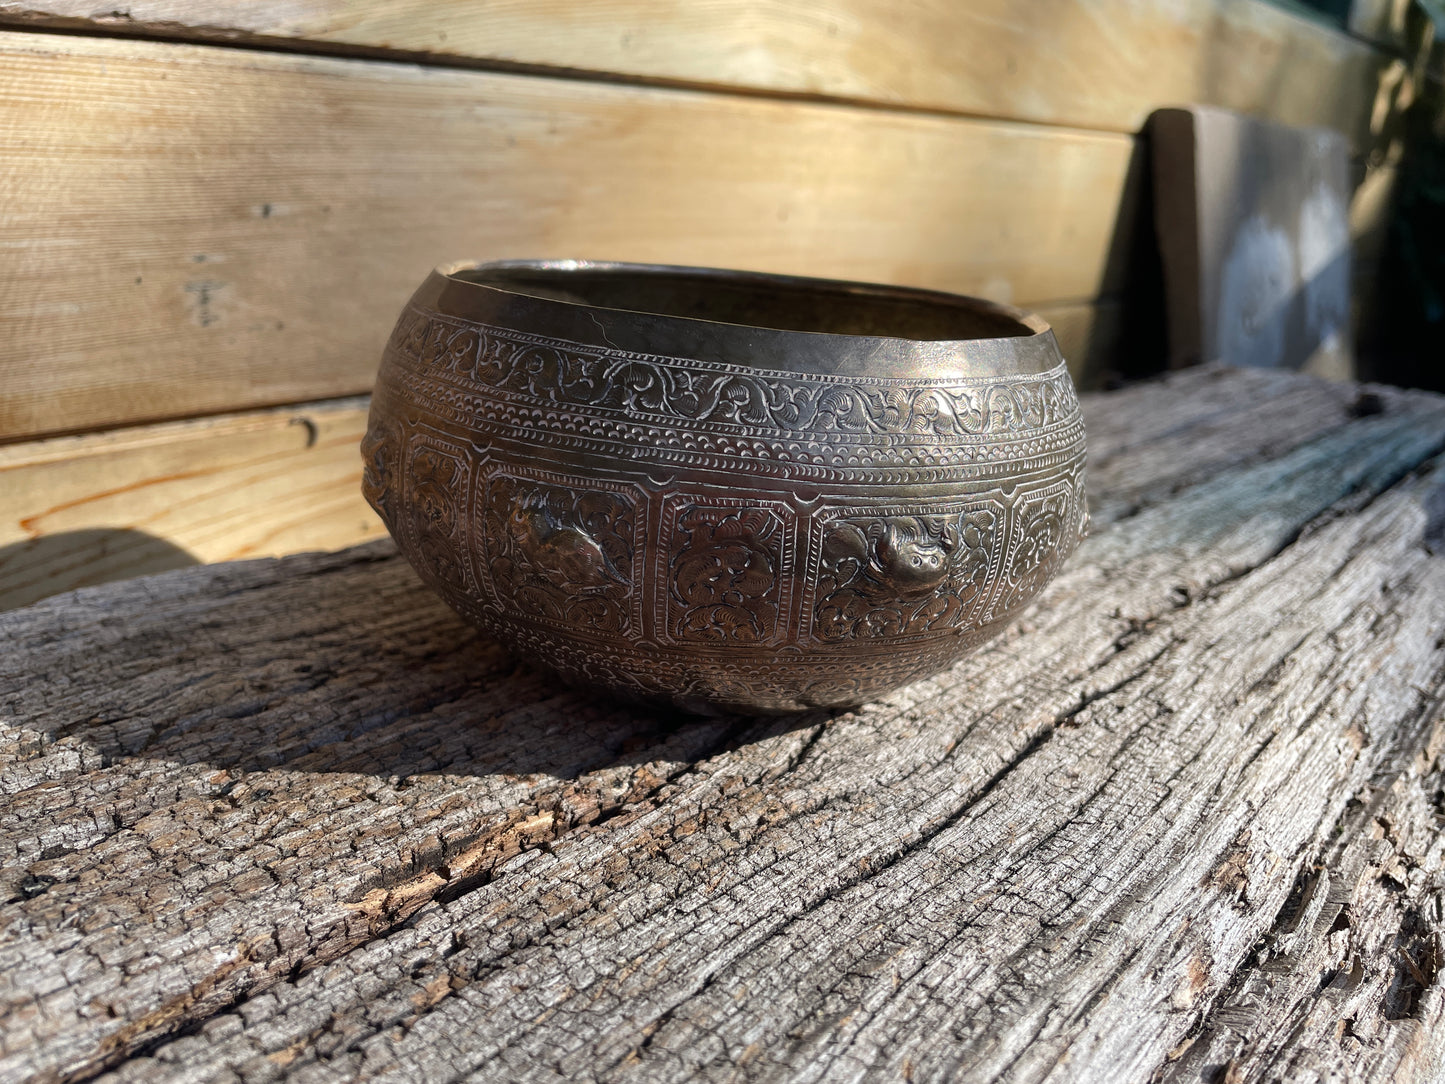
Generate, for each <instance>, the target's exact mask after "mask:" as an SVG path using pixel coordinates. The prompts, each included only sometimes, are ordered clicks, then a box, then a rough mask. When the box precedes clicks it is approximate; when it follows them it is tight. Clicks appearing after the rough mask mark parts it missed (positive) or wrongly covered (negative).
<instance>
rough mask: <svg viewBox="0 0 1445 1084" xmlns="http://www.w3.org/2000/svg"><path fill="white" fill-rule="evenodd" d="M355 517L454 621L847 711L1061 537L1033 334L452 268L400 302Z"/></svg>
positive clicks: (1009, 609)
mask: <svg viewBox="0 0 1445 1084" xmlns="http://www.w3.org/2000/svg"><path fill="white" fill-rule="evenodd" d="M362 451H363V455H364V458H365V462H366V471H365V480H364V483H363V485H364V490H365V494H366V498H367V500H368V501H370V502H371V504H372V506H373V507H374V508H375V509H376V510H377V512H378V513H380V514H381V517H382V519H384V520H385V521H386V525H387V527H388V528H389V529H390V531H391V533H392V536H393V537H394V538H395V539H396V542H397V545H398V546H399V547H400V548H401V551H402V552H403V553H404V554H405V555H406V556H407V558H408V559H409V560H410V561H411V563H412V564H413V565H414V566H415V567H416V570H417V572H418V573H419V574H420V575H421V577H422V578H423V579H424V580H425V581H426V582H427V583H428V584H430V585H431V586H432V587H433V588H434V589H435V590H436V591H437V592H438V593H439V594H440V595H441V596H442V597H443V598H444V599H446V601H447V602H448V603H450V604H451V605H452V606H453V607H454V608H455V609H456V610H457V611H458V612H459V613H460V614H461V615H462V616H463V617H465V618H466V619H467V620H469V621H471V622H472V623H474V624H476V625H477V626H479V627H480V628H482V629H484V630H486V631H487V632H489V633H491V634H493V635H494V636H496V637H497V638H498V639H500V640H501V642H502V643H504V644H507V645H512V646H513V647H514V648H515V649H516V650H517V651H518V652H519V653H520V654H521V655H523V656H524V657H525V658H527V659H529V660H533V661H538V662H541V663H544V664H546V665H547V666H549V667H551V668H552V669H553V670H555V671H556V672H558V673H559V674H561V675H562V676H563V677H565V678H567V679H569V680H572V681H576V682H584V683H593V684H597V685H601V686H606V687H607V688H609V689H611V690H612V691H613V692H614V693H620V694H623V695H624V696H628V697H631V698H642V699H647V700H663V701H670V702H672V703H674V704H677V705H680V706H682V707H684V708H688V709H692V710H702V709H742V710H749V711H791V710H796V709H800V708H805V707H813V706H839V705H849V704H856V703H859V702H861V701H864V700H867V699H869V698H871V697H874V696H876V695H878V694H881V693H883V692H885V691H887V690H889V689H892V688H894V687H896V686H899V685H902V684H904V683H906V682H909V681H911V680H914V679H916V678H920V677H923V676H925V675H928V674H930V673H933V672H935V671H937V670H939V669H941V668H943V667H945V666H947V665H948V664H950V663H951V662H953V661H954V660H955V659H957V658H959V657H960V656H961V655H963V654H964V653H966V652H968V651H969V650H971V649H972V648H974V647H975V646H977V645H978V644H980V643H982V642H983V641H985V640H987V639H988V638H989V637H991V636H993V635H995V634H996V633H997V632H999V631H1000V629H1001V628H1002V627H1003V626H1004V625H1005V624H1006V623H1007V622H1008V620H1009V619H1010V618H1011V617H1013V616H1014V615H1015V614H1017V613H1018V612H1019V611H1020V610H1021V609H1022V608H1023V607H1024V606H1026V605H1027V604H1028V602H1029V601H1030V600H1031V599H1032V598H1033V597H1034V596H1035V595H1037V594H1038V592H1039V590H1040V589H1041V588H1042V587H1043V586H1044V585H1045V584H1046V583H1047V582H1048V581H1049V580H1050V579H1051V578H1052V577H1053V575H1054V573H1055V572H1056V570H1057V569H1058V567H1059V565H1060V563H1061V562H1062V561H1063V560H1064V559H1065V558H1066V557H1067V556H1068V555H1069V554H1070V553H1071V552H1073V550H1074V547H1075V546H1076V545H1077V544H1078V540H1079V538H1080V536H1081V534H1082V531H1083V527H1084V523H1085V519H1086V512H1085V501H1084V431H1083V425H1082V423H1081V421H1080V418H1079V407H1078V400H1077V399H1076V397H1075V395H1074V388H1073V385H1072V383H1071V382H1070V380H1069V375H1068V371H1067V370H1066V369H1065V368H1064V364H1063V359H1062V358H1061V357H1060V354H1059V350H1058V346H1057V344H1056V343H1055V341H1054V336H1053V333H1052V332H1051V331H1050V330H1049V328H1048V325H1047V324H1045V323H1044V322H1043V321H1042V320H1040V319H1038V318H1037V317H1034V316H1029V315H1026V314H1024V313H1021V312H1017V311H1015V310H1013V309H1008V308H1004V307H1002V306H998V305H992V304H989V303H987V302H983V301H976V300H973V299H970V298H964V297H955V296H952V295H949V294H941V293H932V292H928V291H922V290H905V289H894V288H890V287H882V286H867V285H861V284H856V283H842V282H830V281H822V280H814V279H800V278H784V277H779V276H772V275H759V274H743V273H737V272H726V271H707V270H698V269H690V268H676V267H650V266H640V265H627V264H597V263H572V262H567V263H521V262H509V263H495V264H482V265H474V264H459V265H454V266H450V267H444V268H441V269H439V270H437V271H436V272H434V273H433V274H432V275H431V276H430V277H429V278H428V279H427V280H426V282H425V283H423V284H422V287H421V289H420V290H418V291H417V293H416V295H415V296H414V297H413V298H412V299H411V302H410V304H408V305H407V307H406V311H405V312H403V313H402V316H401V319H400V320H399V321H398V323H397V325H396V330H395V331H394V332H393V334H392V337H391V340H390V342H389V343H388V344H387V347H386V353H385V356H384V358H383V360H382V365H381V372H380V375H379V377H378V381H377V387H376V393H375V398H374V399H373V401H372V407H371V419H370V427H369V430H368V432H367V435H366V440H365V442H364V444H363V448H362Z"/></svg>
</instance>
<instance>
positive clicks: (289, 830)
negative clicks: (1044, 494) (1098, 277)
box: [0, 370, 1445, 1082]
mask: <svg viewBox="0 0 1445 1084" xmlns="http://www.w3.org/2000/svg"><path fill="white" fill-rule="evenodd" d="M1085 404H1086V417H1087V422H1088V425H1089V427H1090V444H1091V453H1092V455H1093V457H1094V465H1093V466H1092V468H1091V486H1092V487H1093V491H1094V493H1095V494H1096V495H1097V497H1098V501H1097V504H1096V513H1097V514H1096V516H1095V521H1096V532H1095V534H1094V536H1093V537H1092V538H1091V539H1090V541H1089V542H1087V543H1086V545H1085V547H1084V548H1083V549H1081V550H1080V551H1079V553H1078V554H1077V555H1076V557H1075V559H1074V560H1073V561H1072V563H1071V565H1070V567H1069V568H1067V569H1066V570H1065V572H1064V573H1063V575H1062V576H1061V577H1060V579H1059V580H1058V581H1056V582H1055V584H1054V585H1053V586H1052V587H1051V588H1050V589H1049V590H1048V592H1047V593H1046V595H1045V597H1044V598H1043V599H1042V600H1041V602H1040V604H1039V605H1037V606H1036V607H1034V608H1033V609H1032V610H1031V611H1030V612H1029V613H1028V614H1026V615H1025V616H1024V618H1023V619H1022V620H1021V621H1020V622H1019V623H1017V624H1016V625H1015V627H1014V628H1013V629H1011V630H1010V631H1009V632H1008V633H1007V634H1006V635H1005V636H1004V637H1003V638H1001V639H1000V640H998V641H997V642H995V643H994V644H992V645H990V646H989V647H987V648H985V649H984V650H983V651H981V652H980V653H979V654H978V655H976V656H975V657H973V658H972V659H969V660H965V661H964V662H963V663H961V664H959V665H958V666H956V667H954V668H953V669H952V670H950V671H948V672H946V673H945V674H942V675H940V676H939V677H937V678H936V679H933V680H930V681H924V682H920V683H918V684H916V685H914V686H911V687H910V688H908V689H906V690H903V691H901V692H899V693H897V694H895V695H894V696H892V697H890V698H888V699H887V700H885V701H883V702H880V703H877V704H873V705H869V706H868V707H866V708H864V709H861V710H858V711H855V712H843V713H837V714H834V715H818V714H815V715H806V716H800V717H793V718H786V719H781V720H755V719H744V718H721V719H691V718H683V717H676V716H673V715H671V714H667V713H664V714H657V713H648V712H642V711H637V710H633V709H627V708H622V707H619V706H616V705H613V704H610V703H606V702H602V701H599V700H596V699H594V698H591V697H589V696H587V695H586V694H583V693H576V692H570V691H565V690H560V689H558V688H557V687H556V686H555V683H553V682H552V681H550V680H549V679H548V678H546V677H545V676H544V675H542V674H541V673H540V672H538V671H534V670H532V669H530V668H529V667H527V666H525V665H520V664H516V663H513V662H511V661H509V660H507V659H506V657H505V656H504V655H503V654H502V651H501V649H500V647H499V646H498V645H496V644H494V643H492V642H490V641H488V640H486V639H485V638H483V637H480V636H478V635H476V634H474V633H471V632H469V631H467V630H465V629H464V628H463V627H462V626H460V625H459V624H458V623H457V622H456V621H455V620H454V619H453V618H452V617H451V615H450V614H449V613H448V611H446V610H445V609H444V608H443V607H442V606H441V605H440V604H439V603H438V602H437V601H436V600H435V599H434V598H432V597H431V596H430V595H429V594H428V593H427V592H426V591H425V589H424V588H422V587H421V586H420V584H419V583H418V582H417V581H416V579H415V578H414V576H413V575H412V574H411V572H410V571H409V570H408V569H407V568H406V567H405V566H404V565H403V564H402V563H401V562H400V561H399V560H398V559H396V558H395V557H394V556H392V555H391V554H390V551H389V549H388V548H387V547H386V546H385V545H384V544H378V545H377V546H373V547H369V548H363V549H358V550H353V551H349V552H348V553H345V554H339V555H333V556H327V557H314V556H313V557H298V558H287V559H283V560H280V561H263V562H248V563H243V564H234V565H220V566H212V567H208V568H202V569H187V570H181V571H177V572H171V573H167V574H165V575H162V576H159V577H153V578H149V579H142V580H136V581H130V582H128V583H124V584H116V585H109V586H106V587H100V588H89V589H85V590H83V591H81V592H79V593H77V594H75V595H71V596H66V597H64V598H60V599H55V600H51V601H49V602H45V603H42V604H40V605H37V606H32V607H29V608H27V609H24V610H20V611H17V612H14V613H11V614H7V615H3V616H0V642H3V643H5V645H6V650H5V651H3V652H0V690H3V691H0V720H3V726H4V731H3V733H4V744H3V746H0V791H3V793H5V794H6V799H5V802H4V803H3V804H0V855H3V858H0V883H3V885H4V891H3V892H0V899H5V900H6V901H7V902H5V903H3V904H0V921H3V922H4V924H5V927H4V928H5V929H6V931H7V936H6V938H5V939H4V940H3V941H0V1006H3V1011H4V1012H5V1014H6V1016H5V1027H4V1028H3V1029H0V1075H5V1076H6V1077H7V1079H15V1080H17V1081H29V1080H37V1081H38V1080H48V1079H55V1078H57V1077H61V1078H65V1079H72V1080H85V1079H93V1078H95V1077H96V1076H97V1075H98V1074H101V1073H104V1072H107V1071H110V1072H111V1075H108V1076H105V1077H104V1079H105V1080H107V1081H115V1082H120V1081H147V1082H155V1081H161V1082H166V1081H180V1080H194V1079H215V1080H247V1081H249V1080H262V1079H264V1080H275V1079H288V1080H296V1081H307V1082H324V1081H333V1080H336V1081H339V1080H398V1081H400V1080H406V1081H433V1080H438V1081H439V1080H444V1079H445V1080H452V1079H459V1078H466V1079H471V1080H498V1081H501V1080H506V1081H541V1080H547V1081H556V1080H559V1079H566V1080H607V1081H661V1080H685V1079H733V1080H773V1081H776V1080H817V1079H827V1080H845V1079H846V1080H884V1079H889V1080H895V1079H899V1078H903V1079H911V1080H915V1081H933V1080H943V1079H969V1080H978V1081H987V1080H1009V1081H1046V1080H1048V1081H1104V1080H1107V1081H1111V1082H1112V1081H1120V1082H1131V1081H1139V1082H1143V1081H1145V1080H1149V1079H1156V1078H1159V1077H1167V1078H1168V1079H1171V1080H1179V1081H1199V1080H1202V1079H1211V1080H1212V1079H1217V1078H1218V1077H1219V1076H1220V1074H1226V1073H1227V1077H1226V1078H1227V1079H1229V1080H1232V1081H1236V1082H1245V1081H1264V1080H1273V1079H1280V1076H1279V1075H1278V1072H1279V1070H1280V1069H1281V1067H1287V1068H1288V1070H1289V1071H1288V1072H1286V1073H1285V1074H1284V1075H1285V1078H1287V1079H1291V1080H1295V1079H1298V1080H1309V1079H1324V1078H1326V1077H1327V1076H1329V1077H1330V1078H1334V1079H1338V1078H1339V1074H1342V1073H1349V1074H1353V1076H1352V1078H1358V1079H1367V1080H1387V1079H1389V1080H1399V1081H1412V1080H1417V1081H1422V1082H1423V1081H1428V1080H1432V1079H1438V1075H1439V1072H1440V1070H1441V1065H1440V1043H1439V1041H1438V1040H1437V1039H1435V1038H1433V1036H1434V1035H1438V1034H1439V1029H1440V1026H1441V1024H1442V1023H1445V997H1442V987H1441V985H1440V982H1439V979H1438V974H1439V963H1440V961H1439V957H1438V956H1437V955H1433V953H1435V952H1436V951H1437V949H1435V948H1432V947H1431V946H1433V945H1437V944H1438V938H1439V937H1440V935H1441V932H1442V922H1441V910H1440V900H1441V898H1442V880H1441V872H1440V871H1441V859H1440V853H1439V843H1438V832H1437V828H1436V826H1437V824H1438V818H1439V809H1438V791H1439V788H1440V786H1441V785H1442V783H1445V774H1442V764H1441V760H1440V753H1441V750H1442V749H1445V729H1442V728H1445V716H1442V713H1441V703H1442V698H1445V564H1442V562H1441V560H1440V558H1439V557H1438V556H1434V555H1432V552H1431V550H1432V547H1438V546H1440V545H1441V544H1442V535H1441V531H1440V524H1439V522H1438V520H1439V518H1440V514H1439V507H1440V501H1441V493H1442V492H1445V464H1442V463H1441V461H1440V460H1439V459H1438V458H1434V457H1438V456H1439V455H1440V453H1441V452H1442V450H1445V401H1442V400H1440V399H1439V398H1436V397H1430V396H1427V395H1423V394H1420V393H1401V392H1394V391H1390V390H1386V389H1373V390H1370V389H1359V388H1357V387H1353V386H1348V385H1326V384H1322V383H1320V382H1317V381H1312V380H1310V379H1308V378H1304V377H1299V376H1295V375H1292V374H1285V373H1278V372H1229V371H1221V370H1192V371H1188V372H1184V373H1181V374H1178V375H1177V376H1174V377H1172V378H1170V379H1169V380H1167V381H1164V382H1161V383H1157V384H1151V385H1146V386H1141V387H1138V388H1135V389H1131V390H1128V391H1125V392H1120V393H1113V394H1110V395H1104V396H1092V397H1087V398H1086V400H1085ZM1341 914H1344V915H1345V918H1344V920H1343V921H1341V917H1340V916H1341ZM1407 961H1408V962H1407ZM1336 1010H1339V1011H1341V1012H1346V1013H1348V1014H1349V1015H1348V1016H1344V1017H1342V1016H1340V1015H1338V1014H1337V1013H1336ZM1332 1014H1335V1015H1332ZM1342 1020H1343V1021H1344V1026H1340V1025H1341V1021H1342Z"/></svg>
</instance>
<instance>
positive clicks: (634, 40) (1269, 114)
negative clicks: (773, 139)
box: [0, 0, 1392, 149]
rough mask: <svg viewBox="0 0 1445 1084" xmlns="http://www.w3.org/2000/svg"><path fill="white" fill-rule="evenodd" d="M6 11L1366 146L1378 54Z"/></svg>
mask: <svg viewBox="0 0 1445 1084" xmlns="http://www.w3.org/2000/svg"><path fill="white" fill-rule="evenodd" d="M0 18H5V19H8V20H10V21H12V22H13V23H15V24H16V25H21V26H24V25H36V24H48V25H62V26H70V27H80V28H104V29H107V30H119V31H121V32H124V33H145V34H162V35H173V36H177V37H181V38H197V37H200V38H208V39H212V40H221V41H237V40H239V41H247V42H260V43H276V44H281V43H289V44H292V45H293V46H299V47H302V48H312V49H317V48H322V49H324V48H341V49H352V50H356V49H360V50H384V51H393V52H399V53H402V54H411V55H420V56H424V57H427V58H430V59H434V60H442V61H445V62H451V63H467V62H474V61H481V62H487V63H494V64H496V63H502V64H515V65H524V66H539V67H551V68H563V69H570V70H573V71H579V72H592V73H616V74H620V75H622V76H625V77H629V78H633V79H645V80H667V81H673V82H680V83H692V84H698V85H704V86H729V87H737V88H747V89H751V90H760V91H766V92H772V93H782V94H796V95H824V96H828V97H835V98H843V99H853V100H862V101H871V102H880V103H886V104H888V105H892V106H902V107H909V108H917V109H932V110H944V111H949V112H958V113H967V114H975V115H979V116H989V117H1002V118H1010V119H1017V120H1030V121H1036V122H1040V123H1045V124H1063V125H1077V126H1081V127H1088V128H1104V129H1109V130H1114V131H1121V132H1136V131H1138V130H1139V129H1140V127H1141V126H1142V125H1143V123H1144V119H1145V117H1147V116H1148V114H1149V112H1150V111H1151V110H1152V109H1154V108H1156V107H1158V106H1161V105H1187V104H1189V103H1201V104H1211V105H1219V106H1225V107H1228V108H1231V109H1237V110H1240V111H1242V112H1246V113H1253V114H1256V115H1259V116H1262V117H1266V118H1269V119H1272V120H1276V121H1279V122H1282V123H1286V124H1314V125H1327V126H1330V127H1334V128H1338V129H1339V130H1340V131H1342V132H1345V133H1346V134H1348V135H1349V136H1350V137H1351V139H1352V140H1353V141H1354V142H1355V143H1356V146H1357V147H1359V148H1361V149H1363V148H1365V147H1367V146H1368V145H1369V144H1370V142H1371V132H1372V128H1371V112H1372V107H1373V105H1374V103H1375V99H1376V90H1377V87H1378V85H1379V82H1380V79H1381V76H1382V74H1384V73H1386V72H1388V71H1389V70H1390V69H1391V68H1392V64H1391V60H1390V58H1389V57H1388V56H1386V55H1383V54H1381V53H1378V52H1376V51H1374V50H1372V49H1370V48H1369V47H1368V46H1367V45H1365V44H1363V43H1362V42H1359V41H1355V40H1352V39H1350V38H1348V37H1346V36H1345V35H1344V34H1342V33H1339V32H1337V31H1335V30H1333V29H1332V28H1330V27H1328V26H1323V25H1320V24H1319V23H1318V22H1316V21H1314V20H1311V19H1308V18H1301V17H1300V16H1297V15H1295V14H1292V13H1290V12H1286V11H1283V10H1280V8H1278V7H1276V6H1273V5H1271V4H1268V3H1262V2H1259V0H1244V2H1238V0H1232V2H1230V0H1142V2H1141V0H1032V2H1030V3H1028V4H1020V3H1018V2H1017V0H973V2H970V3H967V4H961V3H957V2H955V0H923V2H916V3H908V4H897V3H893V2H891V0H814V2H810V3H806V4H804V3H797V2H795V0H746V2H741V3H718V2H707V3H684V4H679V3H668V2H663V0H602V2H589V3H587V4H585V5H579V4H575V3H570V2H568V0H542V2H529V3H514V2H507V0H453V2H451V3H446V4H438V3H435V2H434V0H361V2H359V3H354V2H348V3H338V2H336V0H284V2H283V0H242V2H239V3H234V2H229V0H133V2H131V3H127V4H126V5H125V6H124V7H123V8H121V9H119V10H117V11H115V12H111V11H109V10H108V9H106V8H105V7H104V6H100V5H97V4H95V3H92V2H91V0H0Z"/></svg>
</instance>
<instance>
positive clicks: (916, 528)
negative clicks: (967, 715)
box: [812, 499, 1004, 645]
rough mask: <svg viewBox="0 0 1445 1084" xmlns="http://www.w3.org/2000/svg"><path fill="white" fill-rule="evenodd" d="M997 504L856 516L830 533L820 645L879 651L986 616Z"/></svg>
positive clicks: (819, 596) (1000, 518) (817, 624)
mask: <svg viewBox="0 0 1445 1084" xmlns="http://www.w3.org/2000/svg"><path fill="white" fill-rule="evenodd" d="M1003 525H1004V510H1003V506H1002V505H1001V504H1000V503H999V502H998V501H997V500H995V499H985V500H979V501H975V502H971V503H969V504H966V505H962V506H958V505H954V506H952V507H945V508H933V509H928V510H927V511H923V510H920V509H918V508H916V507H915V508H913V509H908V508H891V509H880V510H871V511H870V510H863V509H855V510H848V511H846V512H842V513H840V514H838V515H836V516H832V517H829V518H828V519H827V520H826V521H825V522H824V524H823V531H822V539H821V552H820V555H819V557H820V559H819V566H818V579H817V586H816V595H815V597H816V602H815V603H814V605H813V630H812V635H813V639H815V640H818V641H821V642H822V643H826V644H845V645H846V644H849V643H853V642H856V641H864V642H881V641H883V640H898V639H908V638H913V637H918V636H926V635H930V634H932V635H941V634H949V633H953V632H954V631H955V630H957V629H959V628H960V627H962V626H965V625H967V624H969V623H970V622H971V621H972V620H973V619H974V618H975V617H976V616H977V614H978V613H979V612H980V611H981V610H982V608H983V605H984V603H985V602H986V601H987V595H988V592H989V589H990V588H991V587H992V580H993V576H992V572H993V570H995V569H997V567H998V553H999V551H1000V549H1001V544H1002V541H1003Z"/></svg>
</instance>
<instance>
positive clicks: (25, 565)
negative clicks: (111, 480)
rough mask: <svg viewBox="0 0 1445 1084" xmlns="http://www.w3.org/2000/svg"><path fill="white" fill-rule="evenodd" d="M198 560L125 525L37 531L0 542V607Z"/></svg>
mask: <svg viewBox="0 0 1445 1084" xmlns="http://www.w3.org/2000/svg"><path fill="white" fill-rule="evenodd" d="M198 563H199V562H198V561H197V560H196V558H195V557H193V556H191V555H190V554H189V553H187V552H186V551H185V550H183V549H181V548H180V547H179V546H176V545H174V544H172V543H170V542H167V541H166V540H165V539H163V538H156V537H155V536H153V535H149V534H146V533H145V532H144V531H136V530H131V529H129V528H119V527H101V528H95V529H93V530H86V531H61V532H59V533H58V534H47V535H41V536H40V537H39V538H30V539H26V540H25V541H24V542H15V543H12V544H11V545H8V546H0V610H14V609H17V608H18V607H20V606H28V605H30V603H32V602H38V601H39V600H40V599H43V598H49V597H50V596H51V595H57V594H59V593H60V592H62V591H73V590H74V589H75V588H77V587H90V586H92V585H94V584H99V583H110V582H112V581H114V580H126V579H130V578H131V577H133V576H148V575H150V574H152V573H154V572H169V571H170V570H171V569H175V568H187V567H189V566H190V565H194V564H198Z"/></svg>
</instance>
